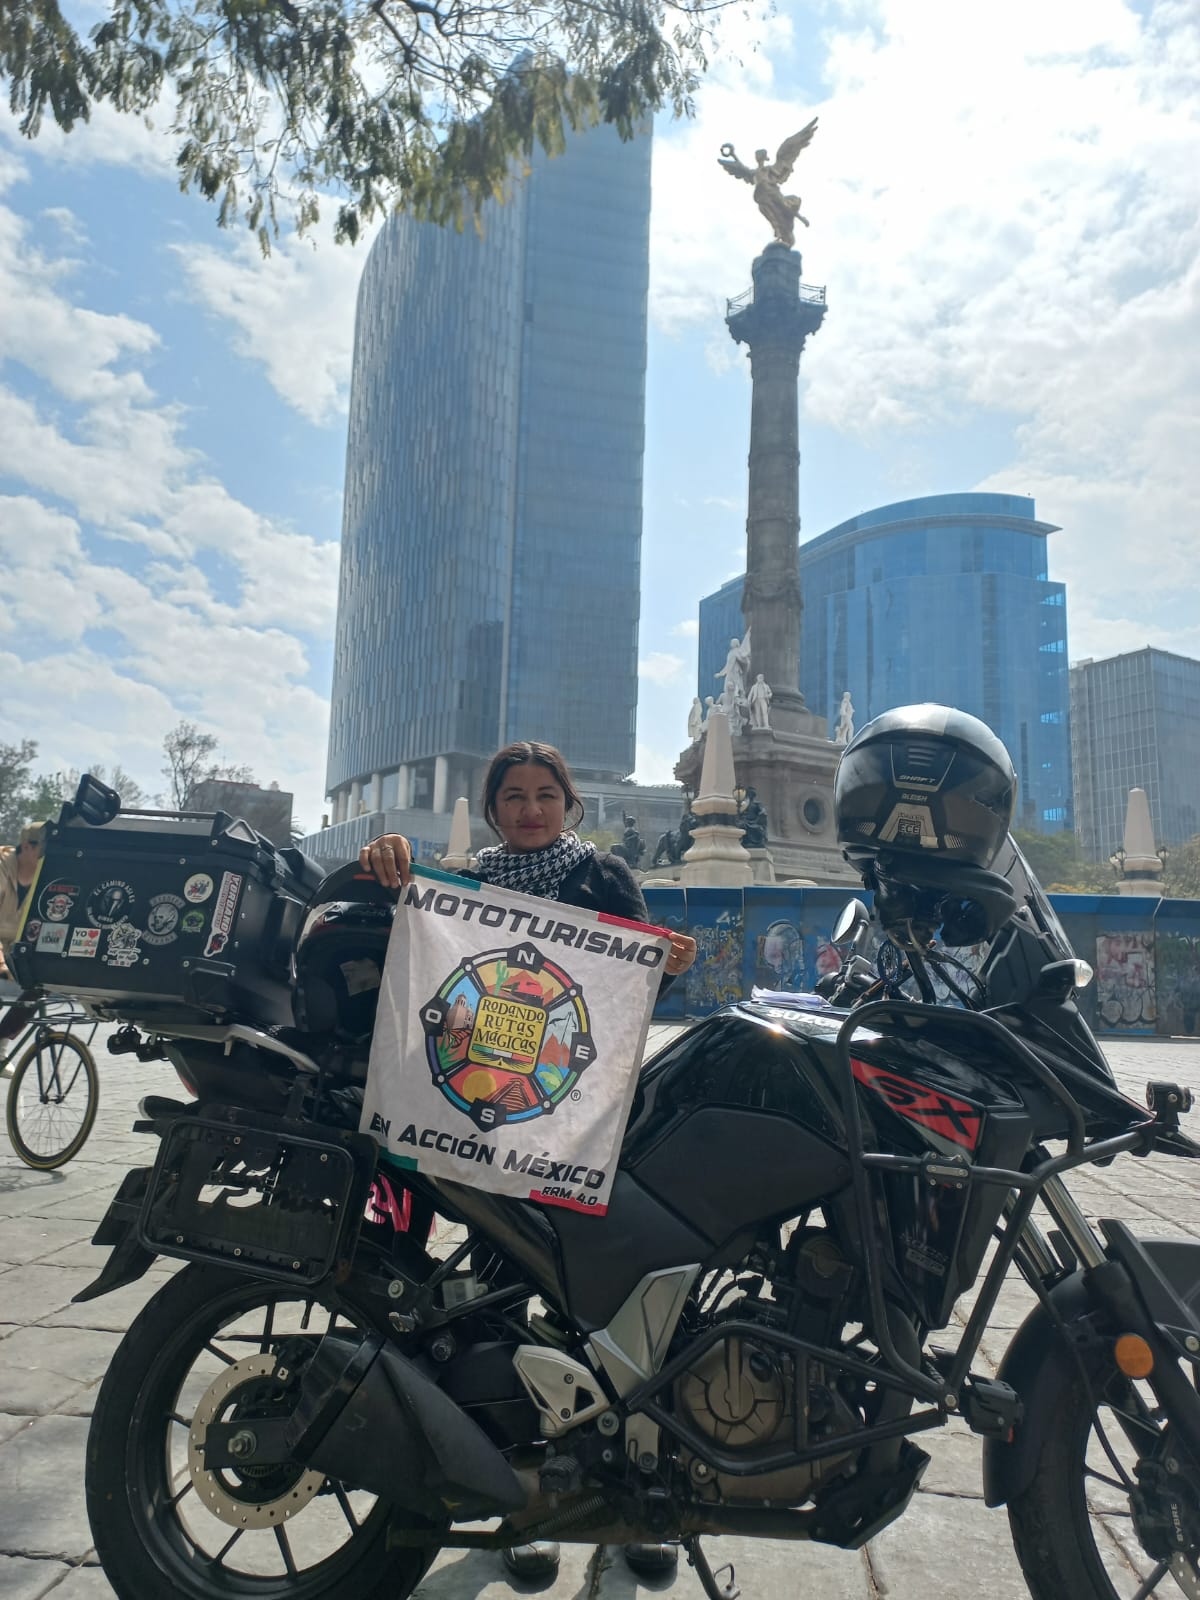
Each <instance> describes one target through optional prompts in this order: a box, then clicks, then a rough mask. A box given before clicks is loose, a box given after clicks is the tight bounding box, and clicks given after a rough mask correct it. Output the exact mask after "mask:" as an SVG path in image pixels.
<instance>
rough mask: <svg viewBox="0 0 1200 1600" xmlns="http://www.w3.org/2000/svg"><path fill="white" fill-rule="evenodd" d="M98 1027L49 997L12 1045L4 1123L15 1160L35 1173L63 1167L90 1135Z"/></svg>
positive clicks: (96, 1090)
mask: <svg viewBox="0 0 1200 1600" xmlns="http://www.w3.org/2000/svg"><path fill="white" fill-rule="evenodd" d="M81 1025H84V1026H86V1034H83V1033H82V1029H81ZM98 1026H99V1024H98V1023H96V1022H95V1021H93V1020H92V1019H91V1018H90V1017H89V1016H88V1014H87V1013H86V1012H85V1011H84V1010H83V1009H82V1008H81V1007H80V1006H78V1005H77V1004H76V1003H75V1002H74V1001H72V1000H69V999H65V998H62V997H61V996H55V997H49V998H46V999H43V1000H40V1001H38V1002H36V1003H35V1004H34V1005H33V1006H32V1007H31V1008H30V1012H29V1015H28V1017H27V1018H24V1019H23V1020H22V1024H21V1026H20V1029H19V1031H17V1033H16V1036H15V1038H14V1039H13V1041H12V1046H11V1052H10V1055H9V1060H10V1061H12V1062H13V1066H12V1078H11V1080H10V1082H9V1085H8V1098H7V1101H6V1103H5V1108H4V1120H5V1125H6V1127H7V1129H8V1137H9V1140H10V1141H11V1143H12V1147H13V1150H14V1151H15V1153H16V1155H17V1156H18V1158H19V1159H20V1160H21V1161H23V1162H24V1163H25V1165H26V1166H27V1167H32V1168H33V1169H34V1170H35V1171H37V1172H53V1171H54V1170H55V1168H57V1167H61V1166H64V1165H65V1164H66V1163H67V1162H68V1161H70V1159H71V1157H72V1156H76V1155H78V1154H79V1152H80V1150H82V1149H83V1146H84V1145H85V1144H86V1142H87V1138H88V1135H89V1134H90V1133H91V1131H92V1127H93V1125H94V1123H95V1121H96V1111H97V1108H98V1106H99V1102H100V1078H99V1074H98V1073H97V1071H96V1062H95V1059H94V1057H93V1056H92V1052H91V1049H90V1048H89V1047H90V1045H91V1042H92V1040H93V1039H94V1038H95V1035H96V1029H97V1027H98Z"/></svg>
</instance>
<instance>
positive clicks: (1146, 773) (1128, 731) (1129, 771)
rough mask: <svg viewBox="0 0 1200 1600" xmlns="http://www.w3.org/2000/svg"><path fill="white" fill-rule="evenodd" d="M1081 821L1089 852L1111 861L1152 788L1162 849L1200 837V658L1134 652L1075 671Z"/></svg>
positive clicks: (1077, 815) (1074, 713)
mask: <svg viewBox="0 0 1200 1600" xmlns="http://www.w3.org/2000/svg"><path fill="white" fill-rule="evenodd" d="M1071 754H1072V760H1073V765H1074V774H1075V823H1076V830H1077V832H1078V834H1079V842H1080V844H1081V846H1082V847H1083V850H1084V853H1085V854H1086V855H1089V856H1091V857H1092V858H1093V859H1094V860H1101V859H1103V858H1106V857H1108V856H1109V855H1111V854H1112V852H1113V851H1114V850H1115V849H1116V847H1117V846H1118V845H1119V844H1120V843H1121V840H1122V838H1123V836H1124V833H1125V810H1126V806H1127V804H1128V800H1129V791H1130V789H1144V790H1145V791H1146V798H1147V799H1148V800H1149V802H1150V820H1151V822H1152V823H1153V825H1154V839H1155V843H1156V844H1159V845H1163V844H1165V845H1168V846H1170V845H1176V844H1183V843H1184V842H1185V841H1186V840H1188V839H1191V838H1193V837H1194V836H1195V835H1196V834H1197V833H1200V661H1193V660H1191V658H1190V657H1188V656H1177V655H1172V654H1171V653H1170V652H1169V651H1167V650H1152V649H1149V648H1147V649H1145V650H1133V651H1130V652H1129V653H1128V654H1127V655H1120V656H1109V657H1107V658H1106V659H1105V660H1103V661H1080V662H1079V663H1078V664H1077V665H1075V666H1074V667H1072V668H1071Z"/></svg>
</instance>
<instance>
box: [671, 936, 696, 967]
mask: <svg viewBox="0 0 1200 1600" xmlns="http://www.w3.org/2000/svg"><path fill="white" fill-rule="evenodd" d="M695 959H696V941H695V939H689V938H688V936H687V934H686V933H673V934H672V935H671V950H670V953H669V954H668V956H667V965H666V971H667V973H668V974H669V975H670V976H671V977H672V978H677V977H678V976H679V974H680V973H681V972H686V971H687V969H688V968H689V967H690V966H691V964H692V962H693V961H695Z"/></svg>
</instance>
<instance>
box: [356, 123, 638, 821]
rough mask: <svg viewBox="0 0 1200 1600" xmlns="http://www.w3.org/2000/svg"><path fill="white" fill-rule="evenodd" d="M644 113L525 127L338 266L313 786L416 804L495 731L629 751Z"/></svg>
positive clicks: (487, 749)
mask: <svg viewBox="0 0 1200 1600" xmlns="http://www.w3.org/2000/svg"><path fill="white" fill-rule="evenodd" d="M650 152H651V143H650V136H649V133H648V132H647V133H646V134H644V135H643V136H641V137H639V138H637V139H634V140H632V141H630V142H628V143H622V141H621V140H620V139H619V138H618V136H617V134H616V132H615V131H614V130H613V129H612V128H607V127H603V128H597V129H594V130H591V131H589V132H587V133H585V134H580V135H575V136H572V137H570V138H569V141H568V146H567V149H566V151H565V153H564V154H563V155H561V156H560V157H558V158H557V159H556V160H553V161H551V160H549V159H547V158H546V157H545V156H544V155H543V154H542V153H541V152H540V151H539V152H538V153H537V154H536V155H535V157H534V159H533V162H532V170H531V171H530V173H529V174H528V176H527V177H526V178H525V179H524V180H523V181H521V182H519V183H517V184H515V185H514V192H513V194H512V197H511V198H510V200H509V201H508V203H507V204H505V205H504V206H495V205H489V206H488V207H487V208H486V210H485V212H484V215H483V226H482V233H478V232H476V231H475V230H474V229H472V228H471V227H470V226H469V225H468V227H467V228H466V229H465V230H464V231H463V232H462V233H456V232H454V231H453V230H452V229H441V228H437V227H434V226H432V225H431V224H425V223H418V222H414V221H413V220H412V219H411V218H409V217H406V216H403V215H398V216H395V217H393V218H392V219H391V220H390V221H389V222H388V224H387V226H386V227H385V228H384V229H383V231H382V232H381V233H380V235H379V237H378V239H377V240H376V241H375V244H374V245H373V247H372V249H371V253H370V255H369V257H368V259H367V263H366V266H365V268H364V271H363V277H362V283H361V285H360V288H359V296H358V313H357V320H356V324H355V345H354V369H353V378H352V385H351V397H350V422H349V437H348V443H347V453H346V490H345V505H344V512H343V529H342V565H341V579H340V584H339V590H338V616H337V631H336V638H335V646H334V668H333V693H332V705H331V715H330V734H329V761H328V769H327V789H328V792H329V793H330V795H331V796H332V797H333V816H334V819H335V820H342V819H344V818H347V817H350V816H354V815H357V814H358V812H359V811H360V810H361V809H362V808H363V807H364V806H365V807H366V808H367V809H370V810H372V811H378V810H381V809H383V808H384V807H392V806H400V807H406V806H424V807H431V808H432V809H434V810H437V811H441V810H444V809H446V807H447V806H448V805H449V804H452V802H453V798H454V795H456V794H459V793H471V794H474V793H475V792H477V789H478V775H479V768H480V765H481V763H482V762H483V761H485V760H486V758H487V757H489V756H490V755H491V754H492V753H493V752H494V751H495V750H496V749H497V747H498V746H500V745H502V744H505V743H507V742H508V741H510V740H512V739H522V738H535V739H544V740H548V741H549V742H550V743H552V744H556V745H558V746H559V747H560V748H561V749H562V750H563V751H564V752H565V753H566V755H567V757H568V759H569V760H570V761H571V763H572V765H573V766H575V767H576V768H577V769H578V770H579V771H580V772H583V773H593V774H596V775H597V776H604V777H622V776H624V775H626V774H627V773H629V772H630V771H631V770H632V767H633V762H634V718H635V713H636V707H637V626H638V606H639V581H640V547H641V526H642V453H643V439H644V411H645V404H644V402H645V369H646V291H647V278H648V261H649V216H650Z"/></svg>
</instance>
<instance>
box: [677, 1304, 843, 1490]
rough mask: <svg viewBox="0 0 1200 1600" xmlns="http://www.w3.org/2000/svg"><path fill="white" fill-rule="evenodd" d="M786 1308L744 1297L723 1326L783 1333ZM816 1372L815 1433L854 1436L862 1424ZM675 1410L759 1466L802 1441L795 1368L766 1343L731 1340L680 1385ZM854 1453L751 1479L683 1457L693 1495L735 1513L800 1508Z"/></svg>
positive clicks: (811, 1406)
mask: <svg viewBox="0 0 1200 1600" xmlns="http://www.w3.org/2000/svg"><path fill="white" fill-rule="evenodd" d="M779 1310H780V1308H779V1306H778V1305H777V1304H776V1303H775V1302H774V1301H765V1300H761V1299H759V1298H758V1297H757V1295H753V1294H750V1295H744V1296H742V1297H741V1298H739V1299H737V1300H735V1301H734V1302H733V1303H732V1304H728V1303H727V1304H726V1305H725V1306H724V1307H723V1308H722V1312H721V1316H720V1320H721V1321H726V1320H733V1319H735V1318H736V1319H737V1320H738V1321H740V1322H746V1321H760V1322H763V1323H770V1324H774V1325H778V1321H779ZM818 1377H819V1373H817V1372H814V1370H813V1369H811V1368H810V1381H809V1388H808V1400H807V1410H808V1417H807V1421H808V1432H809V1438H810V1439H811V1440H813V1441H814V1442H815V1441H816V1440H817V1439H820V1438H821V1437H822V1436H828V1435H830V1434H839V1433H851V1432H852V1431H854V1430H855V1429H858V1428H861V1426H862V1422H861V1419H860V1418H859V1417H858V1416H857V1415H856V1413H855V1412H854V1410H853V1409H852V1408H851V1407H850V1405H849V1404H848V1403H847V1402H846V1401H845V1399H844V1398H843V1397H842V1396H841V1395H840V1394H839V1393H838V1392H837V1390H836V1389H835V1388H834V1387H833V1386H832V1385H826V1384H824V1383H822V1382H820V1381H815V1380H816V1379H817V1378H818ZM674 1400H675V1410H676V1412H677V1414H678V1415H680V1416H681V1417H685V1418H686V1419H687V1420H688V1421H689V1422H690V1423H691V1424H692V1425H693V1426H694V1427H695V1428H696V1429H698V1430H699V1431H700V1432H702V1433H704V1434H706V1435H707V1436H708V1438H710V1439H711V1440H712V1441H713V1443H714V1444H715V1445H716V1446H718V1447H719V1448H720V1449H721V1450H722V1451H724V1452H726V1453H728V1454H731V1455H744V1456H746V1457H748V1458H750V1459H753V1457H754V1456H755V1455H759V1454H766V1453H767V1452H768V1451H769V1449H770V1448H771V1447H772V1446H787V1445H789V1444H790V1443H791V1442H792V1440H793V1438H794V1436H795V1406H796V1396H795V1384H794V1380H793V1376H792V1365H791V1362H790V1361H789V1360H788V1359H787V1358H786V1357H783V1358H782V1359H781V1357H780V1355H779V1353H778V1351H777V1350H776V1349H774V1348H772V1347H771V1346H770V1345H769V1344H768V1343H767V1342H766V1341H763V1342H761V1343H760V1342H759V1341H758V1340H756V1339H754V1338H752V1337H748V1336H745V1335H739V1334H731V1335H730V1336H729V1337H727V1338H726V1339H724V1340H723V1341H722V1342H720V1343H719V1344H715V1345H713V1346H711V1347H710V1348H709V1349H708V1350H706V1351H705V1352H704V1353H703V1354H702V1355H700V1356H698V1357H697V1358H696V1360H695V1362H694V1363H693V1364H692V1366H691V1367H689V1369H688V1370H687V1372H685V1373H684V1374H683V1375H682V1376H681V1377H679V1378H678V1379H677V1380H676V1383H675V1388H674ZM851 1454H852V1452H850V1451H847V1452H845V1453H844V1454H834V1455H829V1456H826V1457H824V1458H823V1459H822V1460H821V1461H818V1462H811V1463H809V1464H808V1465H806V1466H797V1467H790V1468H785V1469H783V1470H778V1471H774V1472H764V1473H751V1474H748V1475H745V1476H743V1475H741V1474H733V1473H727V1472H720V1471H717V1470H716V1469H715V1468H713V1467H712V1466H710V1465H709V1463H707V1462H706V1461H702V1460H701V1459H700V1457H699V1456H696V1455H693V1454H691V1453H690V1452H684V1454H683V1461H684V1465H685V1467H686V1469H687V1471H688V1474H689V1476H690V1478H691V1481H692V1484H693V1486H694V1488H695V1489H696V1490H697V1491H699V1492H700V1493H701V1495H702V1496H703V1497H704V1498H706V1499H713V1500H715V1499H718V1498H719V1499H720V1500H722V1501H723V1502H725V1503H726V1504H731V1505H736V1504H737V1503H739V1502H742V1501H749V1502H753V1503H755V1504H758V1505H761V1504H762V1502H763V1501H764V1500H772V1501H775V1502H776V1503H778V1504H782V1505H799V1504H801V1503H802V1502H803V1501H804V1500H806V1499H807V1498H808V1497H809V1496H810V1495H811V1494H812V1493H813V1492H814V1490H815V1489H816V1488H817V1487H818V1485H819V1484H820V1483H821V1482H822V1481H824V1480H825V1479H826V1478H828V1477H830V1476H833V1475H836V1474H838V1473H839V1472H841V1471H843V1470H844V1468H845V1466H846V1463H847V1461H848V1460H849V1459H850V1457H851Z"/></svg>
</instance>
